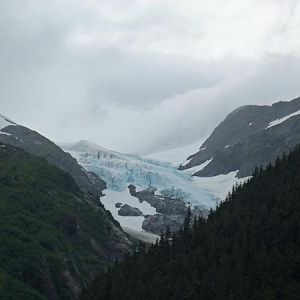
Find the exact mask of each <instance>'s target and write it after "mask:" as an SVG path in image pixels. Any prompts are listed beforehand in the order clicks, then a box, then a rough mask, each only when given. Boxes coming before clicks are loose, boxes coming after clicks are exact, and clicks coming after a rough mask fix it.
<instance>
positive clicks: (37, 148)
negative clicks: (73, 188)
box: [0, 115, 106, 197]
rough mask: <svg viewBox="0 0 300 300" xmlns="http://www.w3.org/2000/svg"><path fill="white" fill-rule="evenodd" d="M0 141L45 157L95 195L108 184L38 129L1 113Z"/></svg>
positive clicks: (98, 194) (99, 193)
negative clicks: (24, 125)
mask: <svg viewBox="0 0 300 300" xmlns="http://www.w3.org/2000/svg"><path fill="white" fill-rule="evenodd" d="M1 128H2V129H1ZM0 129H1V131H0V141H1V142H4V143H7V144H10V145H13V146H15V147H19V148H21V149H23V150H25V151H26V152H28V153H30V154H32V155H35V156H39V157H43V158H45V159H46V160H47V161H48V162H49V163H51V164H53V165H55V166H57V167H59V168H61V169H62V170H64V171H66V172H68V173H70V174H71V175H72V176H73V178H74V179H75V181H76V183H77V184H78V185H79V186H80V187H81V188H82V189H84V190H85V191H87V192H89V193H91V194H93V195H94V196H97V197H99V196H101V195H102V191H103V190H104V189H105V188H106V184H105V182H104V181H103V180H101V179H100V178H99V177H98V176H97V175H96V174H94V173H92V172H87V171H86V170H84V169H83V168H82V167H81V166H80V165H79V164H78V163H77V161H76V159H74V158H73V157H72V156H71V155H70V154H69V153H66V152H64V151H63V150H62V149H61V148H60V147H58V146H57V145H56V144H55V143H53V142H52V141H50V140H49V139H47V138H45V137H44V136H42V135H41V134H39V133H38V132H36V131H33V130H31V129H29V128H26V127H23V126H20V125H18V124H16V123H14V122H12V121H10V120H8V119H7V118H5V117H4V116H1V115H0Z"/></svg>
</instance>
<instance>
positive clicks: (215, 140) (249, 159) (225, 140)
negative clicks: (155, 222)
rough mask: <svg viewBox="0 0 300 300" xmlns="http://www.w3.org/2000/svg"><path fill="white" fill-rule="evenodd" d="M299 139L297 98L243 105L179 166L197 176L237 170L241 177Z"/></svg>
mask: <svg viewBox="0 0 300 300" xmlns="http://www.w3.org/2000/svg"><path fill="white" fill-rule="evenodd" d="M298 143H300V98H296V99H294V100H292V101H290V102H282V101H281V102H277V103H274V104H273V105H271V106H267V105H264V106H258V105H246V106H242V107H239V108H237V109H236V110H234V111H233V112H232V113H230V114H229V115H228V116H227V117H226V118H225V120H224V121H223V122H221V123H220V124H219V125H218V126H217V127H216V128H215V130H214V131H213V132H212V134H211V135H210V136H209V138H208V139H206V141H205V142H204V143H203V144H202V145H201V147H200V149H199V151H198V152H196V153H195V154H192V155H190V156H189V157H188V158H187V161H186V163H184V164H181V165H180V167H179V169H180V170H189V169H192V170H193V172H194V175H195V176H199V177H210V176H216V175H220V174H227V173H229V172H232V171H238V173H237V177H239V178H243V177H247V176H250V175H251V174H252V172H253V170H254V167H255V166H260V165H263V166H265V165H266V164H268V163H269V161H271V162H273V161H274V160H275V159H276V157H278V156H280V155H282V154H283V152H288V151H289V150H291V149H293V148H294V146H295V145H297V144H298ZM204 163H206V164H207V165H205V166H204V168H202V167H201V165H202V166H203V164H204ZM197 168H198V170H197Z"/></svg>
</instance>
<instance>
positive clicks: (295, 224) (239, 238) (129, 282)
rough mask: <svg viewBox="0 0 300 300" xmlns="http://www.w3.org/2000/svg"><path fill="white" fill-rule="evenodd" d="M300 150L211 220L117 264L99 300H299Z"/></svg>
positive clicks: (239, 189)
mask: <svg viewBox="0 0 300 300" xmlns="http://www.w3.org/2000/svg"><path fill="white" fill-rule="evenodd" d="M299 200H300V147H297V148H296V149H295V150H294V151H292V152H291V153H290V154H289V155H287V156H286V155H284V156H283V157H282V158H281V159H277V160H276V162H275V164H274V165H271V164H269V165H268V166H267V167H266V168H265V170H263V169H262V168H260V169H256V170H255V172H254V174H253V177H252V178H251V179H249V180H247V181H246V182H245V183H243V184H239V185H235V186H234V187H233V189H232V191H231V192H230V193H229V194H228V196H227V198H226V200H225V201H224V202H222V203H221V204H220V205H219V206H218V208H217V209H216V210H215V211H211V213H210V215H209V217H208V219H207V220H206V219H203V218H199V219H196V220H190V217H189V216H188V217H187V218H186V223H185V226H184V228H183V229H182V230H181V231H180V232H178V233H176V234H174V235H171V234H170V233H169V232H166V233H164V234H162V236H161V238H160V241H159V242H158V243H157V244H156V245H153V246H151V247H150V248H149V249H148V250H147V251H145V250H144V249H141V250H140V251H139V252H137V253H135V254H134V255H132V256H130V257H128V258H127V259H125V260H124V261H123V262H122V263H118V262H116V264H115V266H114V267H113V268H111V269H110V270H109V271H108V272H107V273H106V274H102V275H100V276H98V277H97V278H96V279H95V281H94V283H93V284H92V286H90V287H89V288H88V289H86V290H85V291H84V292H83V294H82V297H81V298H82V299H83V300H85V299H86V300H87V299H88V300H92V299H97V300H100V299H105V300H109V299H116V300H121V299H124V300H125V299H134V300H138V299H143V300H146V299H151V300H153V299H155V300H159V299H206V300H207V299H222V300H224V299H239V300H240V299H264V300H268V299H270V300H271V299H289V300H293V299H295V300H296V299H300V201H299Z"/></svg>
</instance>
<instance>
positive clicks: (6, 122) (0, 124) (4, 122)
mask: <svg viewBox="0 0 300 300" xmlns="http://www.w3.org/2000/svg"><path fill="white" fill-rule="evenodd" d="M15 125H17V124H16V123H15V122H13V121H11V120H10V119H8V118H6V117H5V116H3V115H2V114H0V134H6V135H10V134H9V133H7V132H4V131H2V130H3V129H4V128H5V127H7V126H15Z"/></svg>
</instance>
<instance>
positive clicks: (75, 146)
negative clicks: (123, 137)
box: [59, 141, 237, 209]
mask: <svg viewBox="0 0 300 300" xmlns="http://www.w3.org/2000/svg"><path fill="white" fill-rule="evenodd" d="M59 145H60V147H62V148H63V149H64V150H65V151H66V152H69V153H70V154H71V155H72V156H73V157H75V158H76V159H77V161H78V162H79V164H80V165H82V166H83V167H84V168H85V169H86V170H88V171H91V172H94V173H96V174H97V175H98V176H99V177H100V178H102V179H103V180H105V181H106V183H107V189H108V190H110V191H117V192H122V191H124V190H127V187H128V185H129V184H134V185H135V186H137V187H138V188H148V187H155V188H157V190H158V192H163V193H165V194H167V193H173V195H172V196H174V197H176V196H179V197H181V196H182V195H184V197H183V198H184V199H182V200H184V201H186V202H190V203H191V204H193V205H198V206H199V207H203V208H204V209H210V208H214V207H215V205H216V203H217V201H219V200H221V199H220V197H223V198H225V196H226V194H227V192H228V191H229V190H230V189H231V187H232V185H233V184H234V183H235V181H236V180H237V179H236V178H235V177H234V178H233V176H232V174H229V177H228V180H226V178H227V177H226V175H225V176H223V177H225V178H222V182H223V184H222V187H221V189H222V190H223V191H224V192H223V194H220V187H217V191H216V189H215V187H214V185H213V182H214V181H216V182H217V184H220V180H219V178H218V176H216V177H215V178H214V177H211V178H210V180H209V182H210V184H209V185H207V180H203V181H201V180H199V179H198V178H195V177H193V176H192V175H193V174H192V173H190V172H182V171H179V170H177V168H176V166H175V165H172V164H171V163H169V162H163V161H159V160H156V159H152V158H144V157H141V156H139V155H136V154H124V153H119V152H116V151H112V150H108V149H105V148H103V147H101V146H99V145H96V144H94V143H91V142H88V141H79V142H76V143H64V144H62V143H60V144H59ZM198 167H199V166H198ZM202 182H203V183H202ZM174 193H175V194H174Z"/></svg>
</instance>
